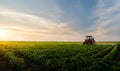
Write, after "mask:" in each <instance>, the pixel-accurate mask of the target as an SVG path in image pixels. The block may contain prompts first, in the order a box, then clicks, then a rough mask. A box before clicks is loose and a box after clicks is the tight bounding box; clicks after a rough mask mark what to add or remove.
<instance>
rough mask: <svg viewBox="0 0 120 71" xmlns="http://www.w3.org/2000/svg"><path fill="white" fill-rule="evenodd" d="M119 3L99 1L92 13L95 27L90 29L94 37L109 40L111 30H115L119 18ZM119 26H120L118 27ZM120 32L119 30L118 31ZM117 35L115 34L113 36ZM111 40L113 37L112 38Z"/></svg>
mask: <svg viewBox="0 0 120 71" xmlns="http://www.w3.org/2000/svg"><path fill="white" fill-rule="evenodd" d="M119 3H120V1H119V0H115V1H114V0H99V1H98V4H97V6H96V9H95V12H93V13H94V14H93V15H94V16H95V18H97V20H96V21H95V25H93V26H92V27H91V29H92V32H91V33H90V34H94V35H95V36H96V37H99V38H101V39H102V38H103V36H104V37H106V39H107V37H109V39H108V40H110V37H111V35H109V34H110V33H111V34H114V33H112V30H113V29H115V28H117V26H118V24H119V22H120V21H119V18H120V9H119V8H120V4H119ZM119 26H120V25H119ZM118 30H120V29H118ZM114 35H117V34H114ZM112 40H113V37H112Z"/></svg>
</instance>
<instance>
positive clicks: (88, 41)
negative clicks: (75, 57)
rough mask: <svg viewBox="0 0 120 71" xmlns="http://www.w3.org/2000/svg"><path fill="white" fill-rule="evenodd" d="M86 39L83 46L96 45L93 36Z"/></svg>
mask: <svg viewBox="0 0 120 71" xmlns="http://www.w3.org/2000/svg"><path fill="white" fill-rule="evenodd" d="M85 37H86V39H85V41H84V42H83V44H94V43H95V40H94V38H93V37H92V36H85Z"/></svg>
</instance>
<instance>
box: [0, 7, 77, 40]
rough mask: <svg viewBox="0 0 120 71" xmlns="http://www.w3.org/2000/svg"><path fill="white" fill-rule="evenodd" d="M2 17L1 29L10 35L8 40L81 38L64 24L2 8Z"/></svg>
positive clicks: (0, 10)
mask: <svg viewBox="0 0 120 71" xmlns="http://www.w3.org/2000/svg"><path fill="white" fill-rule="evenodd" d="M0 16H1V17H0V18H2V17H4V19H5V20H4V21H2V22H0V25H1V26H0V29H3V30H6V31H7V32H8V33H9V35H10V36H9V37H8V38H7V40H11V39H13V40H72V39H73V40H74V39H77V38H76V36H77V37H79V33H77V32H76V31H75V30H74V29H72V27H71V26H69V25H68V24H67V23H64V22H56V21H52V20H49V19H47V18H42V17H38V16H35V15H31V14H27V13H23V12H18V11H16V10H11V9H5V8H0ZM4 23H5V24H4ZM15 36H17V37H18V38H15ZM5 40H6V39H5Z"/></svg>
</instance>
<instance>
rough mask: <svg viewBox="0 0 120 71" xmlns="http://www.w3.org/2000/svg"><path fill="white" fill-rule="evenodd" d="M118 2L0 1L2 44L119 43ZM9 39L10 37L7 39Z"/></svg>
mask: <svg viewBox="0 0 120 71" xmlns="http://www.w3.org/2000/svg"><path fill="white" fill-rule="evenodd" d="M119 3H120V1H119V0H14V1H11V0H0V30H1V31H2V32H1V35H3V34H4V36H1V37H0V39H1V40H11V41H14V40H15V41H16V40H18V41H19V40H20V41H22V40H24V41H83V40H84V36H85V35H93V36H94V37H95V39H96V40H97V41H119V40H120V37H119V35H120V33H119V32H120V28H119V26H120V24H119V22H120V20H119V19H120V10H119V8H120V4H119ZM8 35H9V36H8Z"/></svg>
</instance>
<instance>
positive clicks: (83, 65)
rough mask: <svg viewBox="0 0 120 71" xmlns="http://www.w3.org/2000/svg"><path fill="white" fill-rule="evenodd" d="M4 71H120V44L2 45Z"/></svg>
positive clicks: (1, 69) (0, 65)
mask: <svg viewBox="0 0 120 71" xmlns="http://www.w3.org/2000/svg"><path fill="white" fill-rule="evenodd" d="M0 71H120V44H119V43H114V44H109V45H108V44H104V45H103V44H94V45H83V44H80V43H79V42H0Z"/></svg>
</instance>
